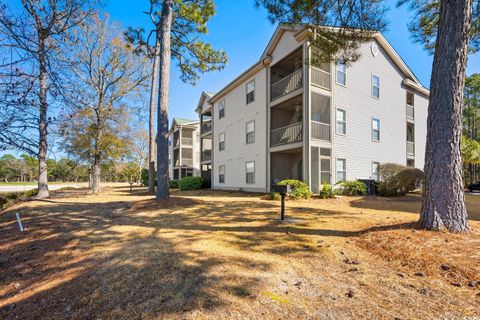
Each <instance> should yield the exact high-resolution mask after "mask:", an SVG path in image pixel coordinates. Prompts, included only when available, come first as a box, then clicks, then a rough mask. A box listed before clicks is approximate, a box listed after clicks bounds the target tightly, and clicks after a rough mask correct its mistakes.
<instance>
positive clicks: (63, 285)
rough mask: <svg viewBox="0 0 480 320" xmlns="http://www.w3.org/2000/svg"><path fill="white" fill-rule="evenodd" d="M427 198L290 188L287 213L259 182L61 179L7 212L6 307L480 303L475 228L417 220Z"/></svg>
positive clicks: (410, 315)
mask: <svg viewBox="0 0 480 320" xmlns="http://www.w3.org/2000/svg"><path fill="white" fill-rule="evenodd" d="M475 199H478V200H475V201H480V197H477V198H475ZM470 200H471V199H469V201H470ZM475 205H476V204H475ZM418 207H419V200H418V197H417V196H408V197H404V198H399V199H384V198H371V197H363V198H362V197H358V198H337V199H333V200H317V199H312V200H308V201H291V202H288V203H287V218H289V219H290V220H289V221H288V222H287V223H282V222H280V221H279V220H278V218H279V203H278V202H272V201H265V200H261V197H260V196H257V195H251V194H243V193H230V192H211V191H200V192H188V193H187V192H185V193H179V192H175V193H174V194H173V196H172V198H171V199H169V200H166V201H161V202H157V201H155V200H153V197H152V196H151V195H148V194H147V193H146V192H145V190H144V189H134V191H133V192H130V191H129V188H128V187H127V186H116V187H110V188H105V189H104V191H103V192H102V193H101V194H100V195H91V194H88V193H87V192H86V191H85V190H79V191H78V190H77V191H63V193H62V194H59V195H56V196H55V197H52V198H51V199H48V200H44V201H32V202H27V203H24V204H22V205H20V206H17V207H15V208H14V211H15V212H16V211H18V212H20V213H21V215H22V217H23V220H24V225H25V227H26V228H27V231H26V232H25V233H23V234H20V233H19V232H18V229H17V226H16V224H15V220H14V219H13V216H12V214H13V212H14V211H12V210H10V211H7V212H4V213H3V214H1V215H0V235H1V236H0V270H1V272H0V318H2V319H17V318H21V319H40V318H48V319H59V318H61V319H63V318H73V319H97V318H101V319H279V318H283V319H298V318H301V319H348V318H366V317H370V318H374V319H394V318H400V319H430V318H442V317H443V318H463V317H464V316H480V311H479V310H480V296H479V295H478V293H479V292H480V288H479V287H477V288H472V287H469V286H468V283H467V282H468V280H470V279H475V274H476V273H478V268H477V267H478V255H477V256H476V255H475V252H477V254H478V248H479V235H478V232H477V231H475V233H473V234H472V235H446V234H441V233H428V232H425V231H415V232H413V231H412V227H411V225H410V224H411V223H412V222H414V221H415V220H416V219H417V214H416V212H417V210H418ZM392 226H393V227H392ZM472 226H473V227H474V228H475V230H476V229H477V228H479V227H480V223H478V222H475V221H473V222H472ZM392 228H393V230H391V229H392ZM402 228H403V229H402ZM407 237H410V238H407ZM446 238H448V239H449V240H448V241H449V242H447V243H446V244H447V246H445V239H446ZM422 241H425V243H426V245H425V246H421V244H422ZM442 241H443V242H442ZM404 247H409V248H410V249H411V250H407V249H402V248H404ZM445 247H447V249H444V248H445ZM475 250H476V251H475ZM427 254H428V255H427ZM454 254H455V255H454ZM469 259H470V261H471V263H472V266H471V267H470V268H468V261H469ZM405 261H407V264H406V265H403V264H402V263H403V262H405ZM460 261H463V262H462V263H460ZM430 262H431V264H430ZM439 264H448V265H449V267H450V269H449V270H448V271H447V270H443V269H442V270H441V271H439V270H438V268H439ZM416 272H423V273H424V276H423V277H420V276H416V275H415V273H416ZM449 272H450V273H455V274H458V276H459V278H458V279H457V282H460V284H461V286H460V287H457V286H456V285H452V284H451V282H454V281H453V280H452V279H453V278H451V277H450V276H449V275H448V274H449Z"/></svg>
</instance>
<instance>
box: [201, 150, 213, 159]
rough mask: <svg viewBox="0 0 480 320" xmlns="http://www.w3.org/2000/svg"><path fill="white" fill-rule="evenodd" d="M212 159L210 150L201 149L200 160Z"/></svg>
mask: <svg viewBox="0 0 480 320" xmlns="http://www.w3.org/2000/svg"><path fill="white" fill-rule="evenodd" d="M210 160H212V150H203V151H202V162H204V161H210Z"/></svg>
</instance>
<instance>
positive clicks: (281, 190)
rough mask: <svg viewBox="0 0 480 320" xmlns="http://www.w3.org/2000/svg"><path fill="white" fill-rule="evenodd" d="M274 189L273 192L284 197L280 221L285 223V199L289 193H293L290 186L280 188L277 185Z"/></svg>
mask: <svg viewBox="0 0 480 320" xmlns="http://www.w3.org/2000/svg"><path fill="white" fill-rule="evenodd" d="M272 187H273V191H274V192H278V193H280V196H281V197H282V206H281V212H280V219H281V220H282V221H285V197H286V195H287V193H289V192H290V191H291V187H290V185H288V184H287V185H284V186H280V185H278V184H275V185H273V186H272Z"/></svg>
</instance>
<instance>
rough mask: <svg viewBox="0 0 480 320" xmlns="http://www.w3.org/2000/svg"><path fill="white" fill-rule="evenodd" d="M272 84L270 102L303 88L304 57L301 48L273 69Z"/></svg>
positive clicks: (271, 74)
mask: <svg viewBox="0 0 480 320" xmlns="http://www.w3.org/2000/svg"><path fill="white" fill-rule="evenodd" d="M270 84H271V85H270V101H273V100H276V99H278V98H280V97H283V96H285V95H287V94H289V93H291V92H294V91H296V90H298V89H301V88H302V87H303V57H302V50H301V48H299V49H297V50H295V51H294V52H293V53H291V54H290V55H288V56H287V57H285V58H284V59H282V60H280V61H279V62H278V63H276V64H275V65H274V66H272V67H271V69H270Z"/></svg>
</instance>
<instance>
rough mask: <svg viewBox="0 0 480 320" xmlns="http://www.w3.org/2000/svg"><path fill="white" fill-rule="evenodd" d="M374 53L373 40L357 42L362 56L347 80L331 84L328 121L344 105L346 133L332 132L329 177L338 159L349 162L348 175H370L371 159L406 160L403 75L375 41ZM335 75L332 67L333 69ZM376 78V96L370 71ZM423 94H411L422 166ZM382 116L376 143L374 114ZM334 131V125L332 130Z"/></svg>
mask: <svg viewBox="0 0 480 320" xmlns="http://www.w3.org/2000/svg"><path fill="white" fill-rule="evenodd" d="M378 49H379V52H378V54H377V55H376V56H373V55H372V52H371V43H366V44H364V45H362V47H361V49H360V50H361V53H362V55H361V57H360V59H359V60H358V61H357V62H355V63H353V64H352V65H350V66H348V67H347V84H346V86H345V87H344V86H341V85H338V84H336V81H335V80H334V83H335V84H334V85H333V100H332V120H333V121H332V123H333V125H334V126H335V124H336V116H335V113H336V108H337V107H339V108H342V109H344V110H346V119H347V133H346V135H338V134H336V133H334V134H333V165H332V167H333V172H332V173H333V174H332V177H333V181H335V179H336V177H335V174H336V172H335V171H336V159H337V158H343V159H346V162H347V180H354V179H356V178H359V177H371V175H372V162H380V163H387V162H393V163H398V164H402V165H405V164H406V159H407V155H406V91H407V90H408V89H407V88H405V86H404V85H403V84H402V81H403V78H404V77H403V75H402V74H401V72H400V71H399V70H398V68H397V67H396V66H395V65H394V64H393V62H392V61H391V60H390V59H389V57H388V56H387V55H386V53H385V52H384V51H383V49H382V48H381V47H380V45H378ZM333 70H334V72H333V76H334V77H335V68H333ZM373 74H374V75H376V76H379V77H380V98H379V99H376V98H374V97H372V75H373ZM426 101H427V100H426V99H425V97H421V96H419V95H418V94H416V96H415V104H416V105H415V116H416V119H415V132H416V135H415V139H416V159H415V166H416V167H418V168H423V158H424V156H423V153H424V144H425V138H424V136H425V132H426V128H425V127H426V113H427V110H426V103H427V102H426ZM373 118H378V119H380V121H381V139H380V142H374V141H373V140H372V119H373ZM333 131H334V132H335V129H334V130H333Z"/></svg>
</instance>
